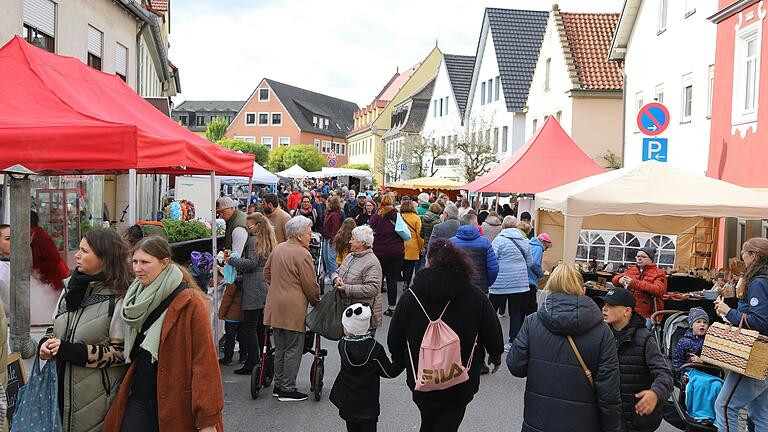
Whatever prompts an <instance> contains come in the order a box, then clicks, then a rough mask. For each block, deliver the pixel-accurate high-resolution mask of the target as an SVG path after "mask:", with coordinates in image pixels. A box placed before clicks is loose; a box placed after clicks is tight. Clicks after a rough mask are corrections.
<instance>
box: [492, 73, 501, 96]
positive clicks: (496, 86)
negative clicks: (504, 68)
mask: <svg viewBox="0 0 768 432" xmlns="http://www.w3.org/2000/svg"><path fill="white" fill-rule="evenodd" d="M499 93H501V76H498V75H497V76H496V78H494V79H493V100H494V101H497V100H499Z"/></svg>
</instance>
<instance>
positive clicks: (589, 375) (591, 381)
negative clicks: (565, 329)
mask: <svg viewBox="0 0 768 432" xmlns="http://www.w3.org/2000/svg"><path fill="white" fill-rule="evenodd" d="M566 337H567V338H568V343H569V344H571V349H572V350H573V353H574V354H576V359H577V360H579V364H580V365H581V368H582V369H583V370H584V375H586V376H587V381H589V385H590V386H591V387H594V386H595V381H594V379H592V371H590V370H589V368H588V367H587V364H586V363H584V359H583V358H582V357H581V353H580V352H579V349H578V348H576V342H574V341H573V338H572V337H571V335H567V336H566Z"/></svg>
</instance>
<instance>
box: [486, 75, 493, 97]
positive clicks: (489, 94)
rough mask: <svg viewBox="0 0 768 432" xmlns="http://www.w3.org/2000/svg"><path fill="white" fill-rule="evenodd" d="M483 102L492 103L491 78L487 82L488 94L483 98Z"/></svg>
mask: <svg viewBox="0 0 768 432" xmlns="http://www.w3.org/2000/svg"><path fill="white" fill-rule="evenodd" d="M485 100H486V101H488V103H491V102H493V78H491V79H489V80H488V94H487V95H486V96H485Z"/></svg>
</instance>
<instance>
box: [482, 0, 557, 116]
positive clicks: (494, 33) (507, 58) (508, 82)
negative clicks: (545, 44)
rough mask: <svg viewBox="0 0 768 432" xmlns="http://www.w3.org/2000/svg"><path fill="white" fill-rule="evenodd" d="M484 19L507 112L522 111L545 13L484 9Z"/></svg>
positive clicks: (543, 27)
mask: <svg viewBox="0 0 768 432" xmlns="http://www.w3.org/2000/svg"><path fill="white" fill-rule="evenodd" d="M485 19H487V20H488V27H489V33H490V36H491V37H492V38H493V45H494V47H495V49H496V61H497V62H498V65H499V75H500V76H501V87H502V89H503V90H504V99H505V101H506V103H507V111H518V112H519V111H523V109H524V108H525V105H526V102H527V100H528V91H529V89H530V86H531V79H532V78H533V71H534V70H535V69H536V62H537V61H538V59H539V50H540V49H541V41H542V39H543V38H544V31H545V30H546V28H547V21H548V20H549V12H548V11H531V10H517V9H496V8H486V9H485ZM479 49H480V44H478V50H479ZM478 54H479V53H478Z"/></svg>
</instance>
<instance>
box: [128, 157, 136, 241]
mask: <svg viewBox="0 0 768 432" xmlns="http://www.w3.org/2000/svg"><path fill="white" fill-rule="evenodd" d="M137 177H138V176H137V175H136V170H135V169H130V170H128V226H129V227H130V226H134V225H136V181H137V180H138V179H137Z"/></svg>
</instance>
